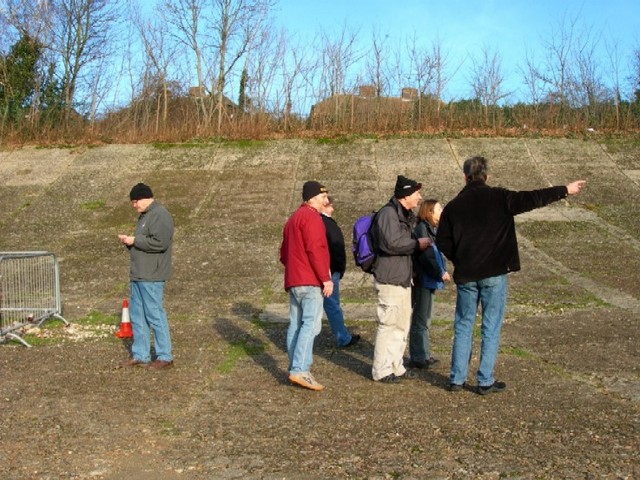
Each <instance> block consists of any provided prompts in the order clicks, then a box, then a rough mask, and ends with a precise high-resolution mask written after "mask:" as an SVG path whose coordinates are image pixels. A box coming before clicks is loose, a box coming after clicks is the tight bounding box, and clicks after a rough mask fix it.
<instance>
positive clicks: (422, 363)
mask: <svg viewBox="0 0 640 480" xmlns="http://www.w3.org/2000/svg"><path fill="white" fill-rule="evenodd" d="M439 361H440V360H438V359H437V358H433V357H431V358H429V359H428V360H411V361H410V362H409V363H408V367H409V368H418V369H421V370H422V369H427V368H431V367H433V366H434V365H435V364H436V363H438V362H439Z"/></svg>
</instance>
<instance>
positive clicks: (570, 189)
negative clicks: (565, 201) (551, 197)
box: [567, 180, 587, 195]
mask: <svg viewBox="0 0 640 480" xmlns="http://www.w3.org/2000/svg"><path fill="white" fill-rule="evenodd" d="M586 183H587V181H586V180H576V181H575V182H572V183H570V184H569V185H567V193H568V194H569V195H577V194H578V193H580V190H582V187H584V185H585V184H586Z"/></svg>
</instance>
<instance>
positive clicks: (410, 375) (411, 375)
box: [396, 370, 418, 380]
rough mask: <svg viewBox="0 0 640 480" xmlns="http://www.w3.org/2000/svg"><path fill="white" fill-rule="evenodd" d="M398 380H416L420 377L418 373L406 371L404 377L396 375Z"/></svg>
mask: <svg viewBox="0 0 640 480" xmlns="http://www.w3.org/2000/svg"><path fill="white" fill-rule="evenodd" d="M396 378H398V379H400V380H415V379H416V378H418V375H417V374H416V372H412V371H411V370H405V372H404V373H403V374H402V375H396Z"/></svg>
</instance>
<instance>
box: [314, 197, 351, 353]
mask: <svg viewBox="0 0 640 480" xmlns="http://www.w3.org/2000/svg"><path fill="white" fill-rule="evenodd" d="M333 209H334V207H333V198H331V197H330V196H328V197H327V203H326V204H325V205H324V206H323V207H322V208H321V209H320V213H321V214H322V221H323V222H324V228H325V230H326V231H327V244H328V246H329V259H330V262H329V263H330V266H331V280H332V281H333V293H332V294H331V296H329V297H324V312H325V313H326V314H327V320H329V326H330V327H331V332H333V336H334V337H335V338H336V343H337V344H338V346H339V347H343V348H344V347H351V346H353V345H355V344H356V343H358V342H359V341H360V335H352V334H351V333H349V330H348V329H347V327H346V326H345V324H344V314H343V313H342V307H341V306H340V280H341V279H342V277H343V276H344V272H345V270H346V268H347V255H346V250H345V244H344V235H343V234H342V230H340V227H339V226H338V223H337V222H336V221H335V220H334V219H333V218H332V216H331V215H333Z"/></svg>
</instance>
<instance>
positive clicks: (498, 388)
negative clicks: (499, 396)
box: [477, 382, 507, 395]
mask: <svg viewBox="0 0 640 480" xmlns="http://www.w3.org/2000/svg"><path fill="white" fill-rule="evenodd" d="M505 388H507V384H506V383H504V382H493V385H489V386H486V387H481V386H480V385H478V390H477V391H478V393H479V394H480V395H489V394H490V393H500V392H503V391H504V390H505Z"/></svg>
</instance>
